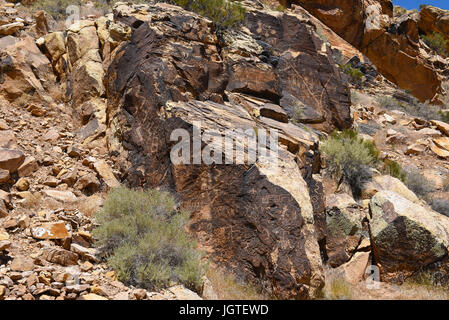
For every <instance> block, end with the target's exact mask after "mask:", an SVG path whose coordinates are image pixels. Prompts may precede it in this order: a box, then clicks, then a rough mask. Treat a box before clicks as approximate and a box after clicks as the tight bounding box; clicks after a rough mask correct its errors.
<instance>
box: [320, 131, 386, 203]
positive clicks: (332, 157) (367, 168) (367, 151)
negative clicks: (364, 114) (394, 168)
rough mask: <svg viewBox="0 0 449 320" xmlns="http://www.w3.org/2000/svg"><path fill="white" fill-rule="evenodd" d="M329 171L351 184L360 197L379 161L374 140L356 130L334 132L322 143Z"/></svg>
mask: <svg viewBox="0 0 449 320" xmlns="http://www.w3.org/2000/svg"><path fill="white" fill-rule="evenodd" d="M320 151H321V152H322V153H323V154H324V156H325V158H326V163H327V166H328V169H329V172H330V173H331V174H332V175H333V176H334V177H336V178H338V179H339V180H340V182H346V183H348V184H349V185H350V186H351V189H352V192H353V195H354V196H355V197H359V196H360V195H361V190H362V187H363V185H364V184H365V182H367V181H369V179H371V177H372V170H371V167H373V166H375V165H376V164H377V162H378V156H379V152H378V150H377V148H376V147H375V146H374V144H373V143H372V142H369V141H365V140H363V139H362V138H360V137H358V134H357V132H356V131H354V130H344V131H342V132H337V131H336V132H334V133H332V134H331V135H330V136H329V137H328V138H327V139H326V140H324V141H322V142H321V144H320Z"/></svg>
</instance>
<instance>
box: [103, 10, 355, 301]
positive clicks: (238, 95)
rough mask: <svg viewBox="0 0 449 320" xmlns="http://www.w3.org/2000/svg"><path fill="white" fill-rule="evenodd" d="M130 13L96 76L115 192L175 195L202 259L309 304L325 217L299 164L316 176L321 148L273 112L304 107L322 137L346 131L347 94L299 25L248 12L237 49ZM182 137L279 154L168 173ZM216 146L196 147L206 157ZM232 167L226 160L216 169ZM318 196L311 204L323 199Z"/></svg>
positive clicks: (205, 25) (121, 13) (180, 16)
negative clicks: (276, 145) (266, 142)
mask: <svg viewBox="0 0 449 320" xmlns="http://www.w3.org/2000/svg"><path fill="white" fill-rule="evenodd" d="M139 8H140V9H139V11H138V13H135V14H134V15H133V14H132V12H133V11H135V10H132V9H130V7H129V6H128V5H125V4H119V5H118V6H116V7H115V8H114V12H115V17H116V19H118V20H119V21H118V22H120V23H124V24H128V25H129V26H131V27H133V29H134V30H133V34H132V36H131V39H130V40H129V41H128V42H124V43H122V44H121V45H119V46H118V47H117V49H116V50H115V53H114V58H113V61H112V63H111V65H110V67H109V69H108V72H107V74H106V76H105V79H106V92H107V97H108V104H107V106H108V109H107V119H108V123H107V126H108V129H107V139H108V143H109V149H110V152H111V159H112V160H113V161H115V163H116V167H117V168H118V169H119V171H120V173H121V177H120V179H121V181H123V183H125V184H127V185H129V186H133V187H156V186H159V187H162V186H165V187H169V188H172V189H173V190H174V191H176V192H177V194H178V195H179V199H180V201H181V204H182V206H184V207H185V208H186V209H187V210H189V211H190V212H191V221H190V224H189V229H190V231H192V232H193V233H194V234H195V235H196V236H197V238H198V239H199V242H200V244H201V245H202V246H203V247H204V248H206V249H207V252H208V253H209V255H210V257H211V259H213V260H215V261H216V262H218V263H220V264H223V265H226V266H228V267H230V268H232V269H233V270H234V271H235V272H236V273H237V274H239V275H241V276H243V277H245V278H247V279H248V280H256V281H257V282H258V283H259V284H261V285H262V286H263V287H265V289H267V290H269V291H272V292H273V293H274V294H276V295H278V296H280V297H284V298H309V297H313V296H314V295H315V294H316V293H317V290H318V289H319V288H320V287H321V286H322V285H323V281H324V280H323V271H322V265H321V259H320V250H319V245H318V241H317V236H316V231H315V225H314V213H315V212H316V214H318V213H319V212H320V211H323V212H324V210H323V208H321V206H322V205H320V204H319V203H318V202H317V203H316V204H315V205H314V206H313V205H312V203H311V199H310V194H309V190H308V185H307V183H306V182H305V180H304V178H303V176H302V173H303V172H301V170H300V168H299V167H298V163H301V169H303V170H304V173H305V172H309V176H310V174H312V173H313V172H314V171H315V170H318V169H319V162H316V159H317V158H319V157H317V156H316V155H317V154H318V152H317V142H318V140H319V139H318V136H317V134H316V133H315V131H314V130H313V129H311V128H310V127H307V128H306V127H305V126H304V125H295V124H293V123H292V122H289V117H287V118H286V117H285V113H287V112H285V111H283V110H286V109H287V107H288V105H287V104H285V105H282V104H281V105H280V104H279V102H280V99H282V97H283V96H284V95H289V96H292V97H294V98H295V99H296V100H297V101H300V100H302V102H301V101H300V102H301V103H302V104H304V105H306V104H307V105H308V106H309V107H310V108H314V109H316V110H317V112H320V113H321V114H322V115H323V119H324V120H321V122H320V123H314V125H317V126H316V127H318V128H323V129H324V130H326V131H332V130H333V129H335V128H345V127H348V126H350V125H351V118H350V115H349V95H348V91H347V87H345V86H344V85H343V84H342V82H341V79H340V73H339V72H338V70H336V69H335V67H334V63H333V61H332V59H331V57H330V54H329V53H327V51H326V49H324V47H325V46H324V47H323V43H322V41H321V40H320V39H319V38H318V37H315V35H314V31H313V28H312V27H311V26H310V25H308V24H307V20H304V19H303V18H301V17H299V16H296V15H293V14H283V13H278V12H271V13H265V12H258V11H251V10H250V11H249V12H248V15H247V17H246V18H245V24H246V26H247V30H246V31H243V30H240V31H239V32H240V33H238V34H237V35H236V34H234V35H231V36H234V37H235V39H240V41H242V42H239V43H237V42H232V41H230V42H229V41H226V37H227V36H228V35H223V34H219V35H218V36H217V35H216V34H215V33H214V32H213V28H212V25H211V23H210V21H208V20H206V19H204V18H202V17H200V16H197V15H196V14H193V13H190V12H187V11H185V10H182V9H181V8H179V7H174V6H171V5H168V4H163V3H158V4H150V5H142V6H140V7H139ZM258 26H263V30H262V29H259V28H258ZM293 30H296V31H295V33H294V32H293ZM277 39H281V40H280V41H279V40H277ZM219 45H220V46H223V47H220V48H221V50H220V51H219V50H217V47H218V46H219ZM237 45H238V49H236V46H237ZM259 47H262V48H263V50H262V52H261V51H260V48H259ZM289 48H290V49H289ZM322 48H323V50H322ZM245 56H246V57H247V58H248V59H246V60H245V59H243V58H242V57H245ZM248 62H249V63H248ZM242 68H243V69H242ZM245 68H246V70H255V69H258V68H260V70H259V72H260V73H257V74H259V75H262V74H266V75H267V76H266V77H265V76H257V77H254V79H251V78H249V77H248V76H247V75H246V74H245V73H244V72H240V71H241V70H244V69H245ZM267 80H268V81H267ZM273 81H274V82H273ZM306 83H308V84H309V85H310V86H309V87H307V85H306ZM295 84H297V85H295ZM308 90H312V92H308ZM314 97H315V98H316V99H314ZM317 97H320V98H317ZM255 110H258V111H261V112H255ZM198 122H201V130H200V129H199V128H198ZM179 128H183V129H185V130H187V132H189V135H190V136H191V135H192V134H193V132H196V131H199V132H202V133H204V131H205V130H213V131H214V132H215V133H214V135H213V136H214V137H223V135H224V133H225V132H226V131H232V132H237V131H238V129H242V130H247V132H248V130H249V132H254V133H257V132H262V130H263V129H264V130H267V131H269V132H274V130H277V131H278V133H279V142H280V144H281V145H283V146H284V147H285V148H280V149H279V155H278V158H277V160H276V161H274V160H273V159H272V161H268V162H267V161H263V159H264V158H263V157H262V158H257V161H256V162H255V163H252V164H251V163H247V162H245V163H241V164H238V163H233V164H222V163H220V161H219V160H221V159H222V157H221V156H219V157H218V158H213V159H212V160H213V161H211V162H209V163H204V162H201V163H200V164H195V165H194V164H192V163H193V161H191V162H190V164H189V163H181V164H176V163H173V162H172V161H171V157H170V154H171V153H172V152H174V151H177V150H178V149H177V146H178V145H177V144H176V143H175V142H173V141H171V139H170V136H171V134H172V132H173V131H174V130H175V129H179ZM218 139H219V138H218ZM236 141H245V136H242V135H241V134H240V138H238V139H236ZM242 143H243V142H242ZM218 145H220V143H219V142H215V139H212V141H211V140H210V137H207V138H206V137H205V136H202V150H203V152H206V151H207V150H209V149H211V148H213V149H214V148H215V147H217V146H218ZM178 147H179V146H178ZM272 147H273V146H272ZM272 147H270V148H272ZM236 148H237V147H236ZM265 148H267V147H265ZM189 150H190V148H189ZM245 150H246V151H245V156H246V157H248V152H249V150H248V149H245ZM262 150H264V148H262ZM298 156H299V157H298ZM231 157H232V155H231V154H230V150H228V149H226V148H225V152H224V155H223V159H229V158H231ZM231 159H232V158H231ZM190 160H192V159H190ZM276 162H277V163H278V164H279V165H276ZM297 162H298V163H297ZM317 168H318V169H317ZM315 173H316V172H315ZM311 185H312V184H311ZM316 185H317V186H319V183H317V184H316ZM318 189H319V188H317V191H316V192H315V190H314V192H315V193H314V195H319V194H322V191H320V190H318Z"/></svg>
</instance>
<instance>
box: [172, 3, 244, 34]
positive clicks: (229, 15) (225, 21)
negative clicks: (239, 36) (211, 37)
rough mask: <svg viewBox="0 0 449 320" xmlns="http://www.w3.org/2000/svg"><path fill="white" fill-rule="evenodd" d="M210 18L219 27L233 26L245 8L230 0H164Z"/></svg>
mask: <svg viewBox="0 0 449 320" xmlns="http://www.w3.org/2000/svg"><path fill="white" fill-rule="evenodd" d="M165 2H168V3H172V4H175V5H178V6H180V7H183V8H185V9H187V10H191V11H193V12H196V13H198V14H199V15H202V16H205V17H207V18H209V19H211V20H212V22H213V23H214V24H215V25H217V26H219V27H221V28H233V27H235V26H236V25H238V24H240V23H241V22H242V21H243V19H244V17H245V12H246V10H245V8H243V6H242V5H241V4H240V2H239V1H232V0H166V1H165Z"/></svg>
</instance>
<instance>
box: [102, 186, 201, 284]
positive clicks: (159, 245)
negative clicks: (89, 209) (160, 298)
mask: <svg viewBox="0 0 449 320" xmlns="http://www.w3.org/2000/svg"><path fill="white" fill-rule="evenodd" d="M95 219H96V222H97V223H98V224H99V227H97V228H96V229H94V231H93V235H94V237H95V239H96V245H97V247H98V248H99V250H100V253H101V256H102V257H103V258H105V259H106V260H107V262H108V263H109V265H110V266H111V267H112V268H113V269H114V270H115V272H116V274H117V276H118V278H119V280H120V281H122V282H124V283H126V284H128V285H134V286H137V287H141V288H146V289H149V290H152V289H155V288H162V287H166V286H168V285H170V284H172V283H180V284H183V285H185V286H186V287H188V288H191V289H193V290H197V291H198V290H199V289H200V286H201V277H202V274H203V272H204V267H203V265H202V263H201V257H202V254H201V253H200V252H199V251H197V250H196V243H195V241H192V240H191V239H190V238H189V236H188V234H187V233H186V231H185V229H184V226H185V225H186V223H187V221H188V219H189V215H188V213H187V212H185V211H182V210H180V211H179V210H176V203H175V201H174V199H173V197H172V196H171V195H170V194H169V193H167V192H161V191H156V190H148V191H134V190H129V189H126V188H117V189H115V190H113V191H111V193H110V194H109V196H108V198H107V199H106V201H105V203H104V206H103V208H102V209H101V210H100V211H99V212H98V213H97V215H96V217H95Z"/></svg>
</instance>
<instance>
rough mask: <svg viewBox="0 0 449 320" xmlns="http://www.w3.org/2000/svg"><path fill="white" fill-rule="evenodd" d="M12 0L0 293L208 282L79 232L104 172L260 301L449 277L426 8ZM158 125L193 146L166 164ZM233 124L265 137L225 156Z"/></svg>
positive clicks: (436, 282)
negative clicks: (119, 260) (116, 260)
mask: <svg viewBox="0 0 449 320" xmlns="http://www.w3.org/2000/svg"><path fill="white" fill-rule="evenodd" d="M32 2H33V1H29V2H26V1H22V2H19V1H7V2H5V1H3V0H0V116H1V117H0V188H1V190H0V198H1V199H0V299H22V300H34V299H51V300H53V299H56V300H64V299H138V300H141V299H200V298H203V299H214V298H217V297H226V295H224V294H222V292H221V291H223V290H224V289H223V288H222V287H221V286H220V284H219V283H218V282H217V281H214V278H213V277H211V276H210V275H209V276H208V277H209V278H210V279H208V277H203V278H202V279H203V285H202V289H199V290H196V291H197V292H193V291H191V290H189V289H187V288H185V287H183V286H181V285H179V284H178V283H171V285H170V286H167V287H166V288H160V289H158V290H155V291H150V290H145V289H142V288H139V287H137V286H134V285H132V283H127V282H126V281H123V282H122V281H121V280H123V279H121V278H120V273H118V272H117V270H115V271H114V270H113V268H112V267H111V266H110V265H108V264H107V263H106V261H105V260H103V259H102V257H101V256H100V255H99V249H101V248H98V246H97V245H96V239H95V238H94V237H93V236H92V233H93V230H94V229H95V228H96V227H98V224H97V222H96V220H95V214H96V212H97V211H98V210H99V209H100V208H101V207H102V204H103V201H104V199H105V198H107V196H108V193H109V192H110V191H111V190H112V189H114V188H116V187H119V186H120V185H122V186H125V187H128V188H132V189H157V190H167V191H169V192H170V193H171V194H173V195H174V196H175V198H176V199H177V202H178V203H179V207H180V208H182V209H183V210H187V211H188V212H189V214H190V219H189V223H188V225H187V231H188V233H189V234H190V236H191V238H192V239H195V240H197V242H198V249H199V250H201V251H203V252H205V258H204V260H205V261H207V263H208V264H210V265H212V266H214V267H216V268H219V269H220V270H223V271H222V272H225V273H226V274H232V275H233V276H235V278H236V279H238V282H240V283H241V284H243V285H244V286H255V287H257V291H258V292H261V294H262V295H263V297H276V298H281V299H314V298H341V297H342V295H341V294H339V293H338V292H336V291H337V290H336V289H335V287H337V286H336V285H335V284H336V283H344V286H345V288H346V287H347V288H349V289H348V290H352V291H354V292H355V290H357V291H359V290H361V291H362V292H363V294H353V295H351V294H349V293H348V290H346V291H345V294H344V295H343V298H360V297H366V296H370V297H373V298H381V299H382V298H393V299H394V298H416V290H418V289H416V288H419V290H425V291H426V292H430V297H431V298H432V297H434V298H435V297H437V294H438V297H440V291H438V288H439V286H443V287H444V286H447V285H449V274H448V272H449V265H448V262H447V261H448V259H449V258H448V246H449V236H448V234H449V212H448V210H449V162H448V159H449V124H448V118H449V116H448V111H447V108H448V102H449V99H447V96H446V92H445V89H446V81H447V78H446V77H447V70H448V65H447V64H448V61H449V60H448V59H447V57H446V55H445V54H444V51H438V50H436V48H435V47H434V46H430V44H429V41H428V40H426V39H430V38H432V37H434V36H435V35H436V34H438V35H442V37H443V43H444V39H446V40H447V39H448V38H449V34H448V31H447V30H448V29H447V28H446V27H448V25H446V20H447V19H445V18H446V17H447V16H448V13H447V12H446V11H444V10H441V9H438V8H433V7H426V8H423V9H422V10H421V11H420V12H410V11H409V12H407V11H406V10H403V11H400V10H398V9H395V10H394V8H393V5H392V3H391V1H389V0H382V1H376V0H369V1H367V0H354V1H326V0H321V1H318V0H316V1H314V0H311V1H300V0H298V1H296V0H295V1H280V3H277V2H276V1H262V0H261V1H259V0H245V1H240V2H239V3H240V5H241V7H242V12H243V13H242V15H241V17H240V19H239V20H238V21H237V23H235V24H233V25H232V26H226V27H225V26H223V25H222V24H220V23H219V22H217V21H214V19H213V17H210V16H209V17H208V15H207V14H206V11H205V12H204V13H203V15H201V14H200V13H201V12H200V13H195V12H192V11H190V10H189V9H190V8H182V7H179V6H176V5H173V4H169V3H166V2H162V1H161V2H159V1H146V2H145V3H140V4H132V3H124V2H116V3H115V4H114V5H113V7H112V8H110V7H107V6H105V7H101V8H99V7H98V6H97V7H95V6H94V5H93V4H92V3H87V4H86V3H85V4H83V6H82V7H81V8H80V9H81V10H80V16H79V20H76V19H75V20H76V21H73V23H70V24H66V23H65V21H63V20H62V19H61V17H60V16H57V15H55V12H54V10H53V11H52V8H46V7H43V6H39V4H40V1H37V3H34V5H33V3H32ZM40 9H44V10H47V11H48V12H46V11H44V10H40ZM399 11H400V14H398V12H399ZM62 12H65V9H64V8H63V9H62ZM52 15H53V16H52ZM426 36H427V37H428V38H426ZM432 39H433V38H432ZM447 43H449V42H447ZM444 49H446V48H444ZM411 70H412V71H411ZM411 72H412V73H413V77H412V76H411V75H410V73H411ZM198 123H200V128H198ZM178 129H184V130H185V132H188V133H189V136H190V137H192V135H194V134H195V132H200V133H203V135H202V136H201V141H199V148H200V149H199V153H200V154H203V157H204V154H206V153H207V154H208V156H209V157H210V156H211V150H214V152H213V155H214V156H212V157H211V159H212V160H211V161H210V162H207V163H206V162H204V161H203V162H199V163H197V162H195V156H196V155H195V141H193V140H192V141H191V138H189V139H188V141H187V142H188V148H187V150H189V151H190V149H191V148H190V144H192V146H193V149H192V150H193V153H192V154H190V152H189V156H188V159H187V160H189V161H187V162H186V163H176V162H174V161H173V158H172V156H173V153H174V152H175V150H177V149H176V148H177V142H176V141H175V140H173V139H172V135H173V132H175V131H176V130H178ZM245 130H246V132H254V133H255V135H258V132H259V133H260V132H262V131H266V132H270V133H271V132H277V134H278V138H279V139H278V142H279V145H278V146H277V144H276V146H277V147H276V148H275V146H273V145H269V144H262V145H258V146H257V149H258V154H259V156H258V157H257V158H256V159H255V161H254V162H252V163H250V162H249V161H243V162H242V163H240V162H237V161H232V160H234V156H235V151H236V150H237V149H239V150H240V148H241V150H243V152H244V154H243V156H244V159H250V158H251V156H252V153H251V147H249V146H248V148H245V145H244V141H245V139H246V138H247V136H246V135H245V134H244V133H243V131H245ZM206 132H213V133H214V134H213V135H212V136H214V137H215V138H214V137H211V136H208V135H207V134H204V133H206ZM227 132H234V133H236V137H235V144H234V143H232V144H231V147H230V148H227V147H226V142H225V143H224V145H225V147H224V148H222V142H221V140H217V137H219V138H220V139H221V138H222V137H224V136H225V134H226V133H227ZM336 132H343V133H341V134H337V133H336ZM354 135H355V136H354ZM350 137H351V138H350ZM259 138H260V135H259ZM345 139H349V140H345ZM217 141H220V142H219V143H217ZM342 141H343V147H342V148H341V149H337V151H336V153H332V152H333V151H332V150H335V148H336V146H337V145H338V143H341V142H342ZM347 141H349V142H347ZM191 142H192V143H191ZM331 143H333V144H331ZM344 143H349V144H350V146H351V148H352V146H355V147H357V146H358V147H357V148H359V149H356V151H352V150H353V149H351V148H350V147H348V145H347V144H346V145H345V144H344ZM217 144H219V150H220V151H223V152H222V154H221V155H219V156H215V155H216V153H215V152H216V151H215V150H218V149H216V148H217ZM277 148H278V152H277V154H276V155H275V159H273V158H268V161H267V159H266V158H264V157H263V156H260V154H262V155H264V154H271V152H272V151H273V150H275V149H277ZM197 151H198V150H197ZM351 152H353V153H351ZM331 154H334V155H337V156H331ZM344 154H348V155H349V156H348V158H343V156H341V157H340V156H339V155H344ZM361 154H362V155H361ZM367 157H371V158H370V160H369V161H365V162H363V161H362V160H363V159H365V158H367ZM340 158H342V159H343V160H339V159H340ZM229 159H231V161H230V162H229V163H228V162H226V161H225V160H229ZM344 159H346V160H344ZM359 159H361V160H360V161H362V162H363V166H362V165H359V163H358V162H357V161H358V160H359ZM203 160H204V158H203ZM337 160H338V161H340V162H338V161H337ZM348 163H349V164H348ZM334 165H338V166H339V170H336V171H335V170H333V168H334ZM354 167H355V168H356V169H353V168H354ZM348 168H349V169H348ZM354 170H355V173H354ZM348 172H349V173H348ZM354 176H355V177H357V179H353V178H354ZM365 176H366V177H365ZM351 177H352V178H351ZM367 270H368V271H370V270H373V272H374V276H376V272H378V273H377V274H378V276H379V277H378V278H376V280H377V281H378V282H376V283H377V284H378V285H379V286H381V288H380V289H379V288H377V289H375V290H374V291H373V290H372V289H370V288H369V287H368V286H364V285H365V280H366V279H367V278H368V279H370V278H371V277H373V275H370V273H369V272H367ZM422 275H430V278H431V279H432V284H431V286H430V288H428V287H426V288H425V289H422V287H421V286H419V285H418V284H415V282H413V281H415V280H416V278H419V277H421V276H422ZM410 283H413V286H412V287H410ZM407 286H408V287H407ZM414 286H416V288H415V287H414ZM410 288H411V289H410ZM191 289H192V288H191ZM415 289H416V290H415ZM434 290H435V292H434ZM420 292H421V291H420ZM240 298H242V297H241V296H240Z"/></svg>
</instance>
